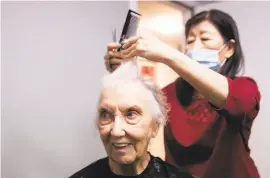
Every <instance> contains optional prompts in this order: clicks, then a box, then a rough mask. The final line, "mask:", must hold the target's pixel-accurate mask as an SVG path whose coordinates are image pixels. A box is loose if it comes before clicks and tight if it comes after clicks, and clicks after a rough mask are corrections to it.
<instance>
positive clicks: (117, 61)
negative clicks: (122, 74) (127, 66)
mask: <svg viewBox="0 0 270 178" xmlns="http://www.w3.org/2000/svg"><path fill="white" fill-rule="evenodd" d="M122 61H123V59H118V58H112V59H110V60H109V63H110V64H111V65H115V64H117V65H118V64H121V62H122Z"/></svg>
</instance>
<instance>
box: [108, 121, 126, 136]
mask: <svg viewBox="0 0 270 178" xmlns="http://www.w3.org/2000/svg"><path fill="white" fill-rule="evenodd" d="M124 125H125V124H124V121H123V119H122V118H120V117H115V120H114V123H113V126H112V130H111V135H112V136H115V137H122V136H125V130H124Z"/></svg>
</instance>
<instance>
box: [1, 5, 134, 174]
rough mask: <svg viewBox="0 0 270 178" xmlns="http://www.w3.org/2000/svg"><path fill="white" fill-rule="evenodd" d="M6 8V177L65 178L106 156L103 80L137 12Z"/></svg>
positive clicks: (114, 7) (72, 7) (112, 8)
mask: <svg viewBox="0 0 270 178" xmlns="http://www.w3.org/2000/svg"><path fill="white" fill-rule="evenodd" d="M1 3H2V24H1V25H2V34H1V35H2V41H1V43H2V44H1V45H2V56H1V58H2V68H1V69H2V71H1V72H2V78H1V79H2V93H1V94H2V101H1V102H2V130H1V132H2V138H1V139H2V153H1V154H2V175H1V176H2V177H3V178H18V177H21V178H66V177H68V176H69V175H70V174H72V173H74V172H75V171H78V170H79V169H80V168H82V167H84V166H86V165H88V164H89V163H90V162H92V161H94V160H96V159H98V158H101V157H103V156H104V155H105V152H104V149H103V146H102V144H101V143H100V139H99V136H98V133H97V131H96V129H95V127H94V119H95V109H96V103H97V100H98V93H99V90H100V84H99V80H100V78H101V77H102V76H103V75H104V74H105V73H106V71H105V69H104V64H103V56H104V54H105V50H106V44H107V43H108V42H111V40H112V35H111V29H112V28H113V27H117V31H118V38H119V33H120V32H121V29H122V26H123V22H124V20H125V17H126V13H127V11H128V8H129V6H130V4H129V2H124V1H123V2H120V1H119V2H94V1H93V2H87V1H86V2H75V1H74V2H73V1H69V2H53V1H51V2H50V1H43V2H33V1H32V2H12V1H10V2H8V1H6V2H1ZM132 7H136V5H135V4H133V5H132Z"/></svg>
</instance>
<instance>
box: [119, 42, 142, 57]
mask: <svg viewBox="0 0 270 178" xmlns="http://www.w3.org/2000/svg"><path fill="white" fill-rule="evenodd" d="M137 45H138V44H137V43H134V44H132V45H131V46H130V47H129V48H127V49H124V50H122V51H121V53H123V54H124V55H128V54H129V53H130V52H131V51H133V50H135V49H136V48H137Z"/></svg>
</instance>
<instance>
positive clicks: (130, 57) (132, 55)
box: [125, 49, 137, 59]
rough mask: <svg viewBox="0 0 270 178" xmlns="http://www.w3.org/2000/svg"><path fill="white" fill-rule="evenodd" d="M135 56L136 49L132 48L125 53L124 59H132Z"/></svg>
mask: <svg viewBox="0 0 270 178" xmlns="http://www.w3.org/2000/svg"><path fill="white" fill-rule="evenodd" d="M135 56H137V50H135V49H134V50H132V51H131V52H130V53H129V54H127V55H125V58H126V59H133V57H135Z"/></svg>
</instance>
